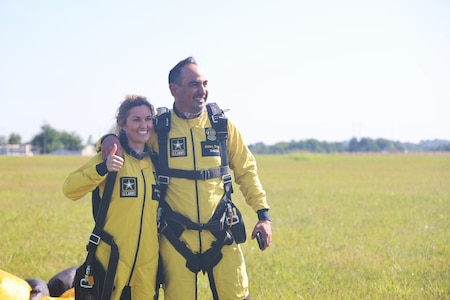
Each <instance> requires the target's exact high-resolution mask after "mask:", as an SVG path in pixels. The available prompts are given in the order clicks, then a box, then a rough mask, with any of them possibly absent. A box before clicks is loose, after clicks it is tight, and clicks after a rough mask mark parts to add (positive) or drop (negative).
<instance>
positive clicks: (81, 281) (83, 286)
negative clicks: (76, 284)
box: [80, 278, 93, 289]
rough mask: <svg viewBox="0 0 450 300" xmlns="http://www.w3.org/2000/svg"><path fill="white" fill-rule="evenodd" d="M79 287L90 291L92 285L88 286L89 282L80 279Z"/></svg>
mask: <svg viewBox="0 0 450 300" xmlns="http://www.w3.org/2000/svg"><path fill="white" fill-rule="evenodd" d="M80 286H81V287H82V288H85V289H92V287H93V285H89V282H88V280H87V279H86V278H81V279H80Z"/></svg>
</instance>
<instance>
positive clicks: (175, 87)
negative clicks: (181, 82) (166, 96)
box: [169, 83, 178, 97]
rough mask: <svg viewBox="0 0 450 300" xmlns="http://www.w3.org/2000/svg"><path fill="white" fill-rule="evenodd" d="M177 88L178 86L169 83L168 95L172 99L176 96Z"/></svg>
mask: <svg viewBox="0 0 450 300" xmlns="http://www.w3.org/2000/svg"><path fill="white" fill-rule="evenodd" d="M177 88H178V84H176V83H169V89H170V93H171V94H172V96H173V97H175V95H176V94H177Z"/></svg>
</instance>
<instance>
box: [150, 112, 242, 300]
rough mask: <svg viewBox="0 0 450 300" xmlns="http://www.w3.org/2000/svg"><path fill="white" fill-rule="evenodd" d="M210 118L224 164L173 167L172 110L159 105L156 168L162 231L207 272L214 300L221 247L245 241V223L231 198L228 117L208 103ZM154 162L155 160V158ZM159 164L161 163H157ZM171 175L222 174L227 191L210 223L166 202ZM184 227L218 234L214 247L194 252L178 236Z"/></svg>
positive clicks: (192, 266)
mask: <svg viewBox="0 0 450 300" xmlns="http://www.w3.org/2000/svg"><path fill="white" fill-rule="evenodd" d="M206 108H207V110H208V115H209V119H210V121H211V125H212V127H213V129H214V130H215V131H216V136H217V139H218V142H219V148H220V156H221V166H220V167H218V168H213V169H206V170H181V169H171V168H169V166H168V153H167V148H168V145H167V143H168V134H169V131H170V117H171V115H170V111H169V109H168V108H165V107H163V108H160V109H159V111H158V117H157V119H156V122H155V125H156V126H155V128H156V132H157V134H158V143H159V161H157V162H156V163H157V165H156V169H157V173H158V182H159V184H160V187H161V201H160V219H159V232H160V234H164V235H165V236H166V238H167V239H168V240H169V242H170V243H171V244H172V245H173V247H174V248H175V249H176V250H177V251H178V252H179V253H180V254H181V255H183V257H184V258H185V259H186V267H187V268H188V269H189V270H190V271H191V272H193V273H195V274H197V273H198V272H200V271H202V272H203V273H208V278H209V284H210V288H211V291H212V294H213V297H214V299H215V300H217V299H218V295H217V290H216V285H215V281H214V277H213V272H212V270H213V268H214V266H216V265H217V264H218V263H219V261H220V260H221V259H222V253H221V250H222V247H223V246H224V245H231V244H232V243H233V241H235V242H236V243H243V242H245V240H246V233H245V225H244V220H243V219H242V215H241V213H240V211H239V210H238V208H237V207H236V206H235V205H234V204H233V202H232V200H231V194H232V193H233V187H232V177H231V174H230V172H229V168H228V155H227V138H228V119H227V118H226V116H225V114H224V112H223V110H221V109H220V108H219V106H218V105H217V104H216V103H209V104H207V106H206ZM154 162H155V161H154ZM158 163H159V164H158ZM170 177H175V178H186V179H191V180H208V179H212V178H218V177H221V178H222V181H223V186H224V194H223V196H222V199H221V201H220V203H219V205H217V208H216V210H215V212H214V214H213V216H212V217H211V218H210V220H209V221H208V223H198V222H194V221H192V220H190V219H188V218H187V217H185V216H184V215H182V214H180V213H177V212H174V211H173V210H172V209H171V207H170V206H169V204H168V203H167V202H166V201H165V193H166V190H167V186H168V185H169V182H170ZM185 229H189V230H197V231H202V230H209V231H211V233H212V234H213V235H214V236H215V237H216V241H214V242H213V243H212V244H211V248H210V249H208V250H207V251H205V252H203V253H193V252H192V251H191V250H190V249H189V248H188V247H187V246H186V244H185V243H184V242H183V241H181V240H180V239H179V237H180V236H181V234H182V232H183V231H184V230H185Z"/></svg>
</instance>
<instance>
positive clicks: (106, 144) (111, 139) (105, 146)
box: [102, 134, 123, 160]
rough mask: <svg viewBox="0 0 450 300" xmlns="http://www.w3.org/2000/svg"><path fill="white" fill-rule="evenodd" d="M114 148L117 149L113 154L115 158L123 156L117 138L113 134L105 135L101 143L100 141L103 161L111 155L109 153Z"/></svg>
mask: <svg viewBox="0 0 450 300" xmlns="http://www.w3.org/2000/svg"><path fill="white" fill-rule="evenodd" d="M114 146H116V147H117V149H116V150H117V151H116V152H115V155H117V156H123V155H122V154H123V153H122V147H120V146H121V145H120V141H119V138H118V137H117V136H115V135H114V134H110V135H107V136H106V137H105V138H104V139H103V141H102V158H103V160H106V159H107V158H108V157H109V155H110V154H111V151H112V150H113V149H114Z"/></svg>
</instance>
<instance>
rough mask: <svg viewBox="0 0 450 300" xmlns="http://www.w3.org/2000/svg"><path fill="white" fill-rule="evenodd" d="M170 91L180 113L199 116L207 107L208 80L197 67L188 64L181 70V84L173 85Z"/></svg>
mask: <svg viewBox="0 0 450 300" xmlns="http://www.w3.org/2000/svg"><path fill="white" fill-rule="evenodd" d="M170 91H171V93H172V96H173V97H174V98H175V106H176V107H177V109H178V110H179V111H181V112H184V113H192V114H197V113H199V112H201V111H202V110H203V108H204V107H205V105H206V100H207V98H208V80H206V79H205V77H204V75H203V73H202V72H201V71H200V69H199V68H198V66H197V65H194V64H188V65H186V66H184V67H183V69H182V70H181V84H180V85H178V84H175V83H171V84H170Z"/></svg>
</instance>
